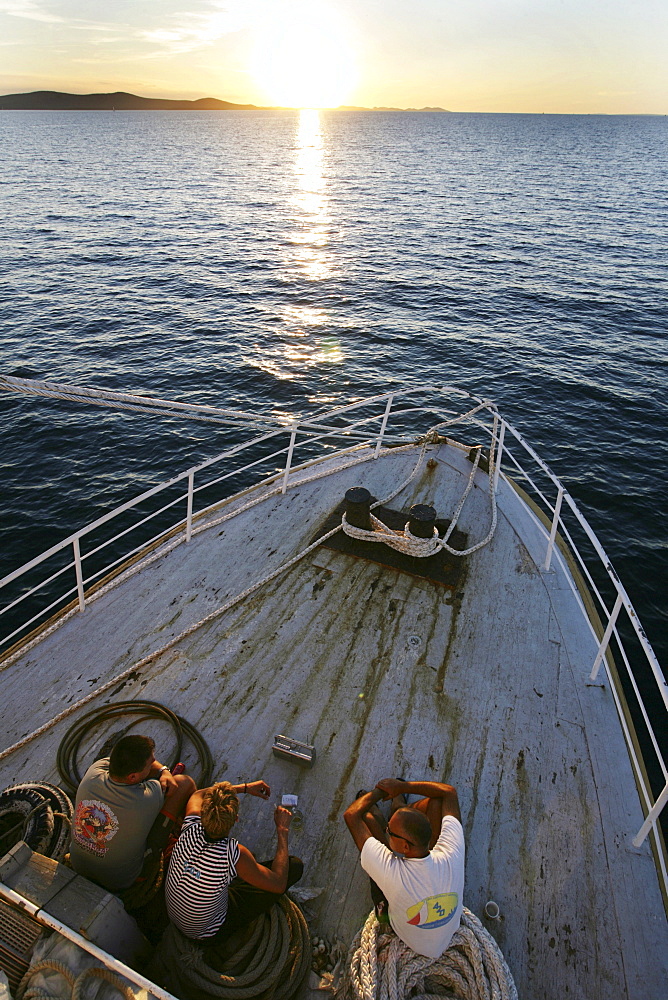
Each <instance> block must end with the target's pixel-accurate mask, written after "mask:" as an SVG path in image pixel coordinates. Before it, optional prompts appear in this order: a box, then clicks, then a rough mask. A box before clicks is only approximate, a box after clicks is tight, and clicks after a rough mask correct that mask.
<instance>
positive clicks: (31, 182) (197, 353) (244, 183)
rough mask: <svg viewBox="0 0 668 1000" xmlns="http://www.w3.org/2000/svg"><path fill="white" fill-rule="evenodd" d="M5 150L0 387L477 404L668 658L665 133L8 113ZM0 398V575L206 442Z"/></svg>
mask: <svg viewBox="0 0 668 1000" xmlns="http://www.w3.org/2000/svg"><path fill="white" fill-rule="evenodd" d="M0 141H1V142H2V158H1V160H0V199H1V202H2V219H1V222H0V227H1V228H0V243H1V273H0V295H1V300H0V343H1V350H2V362H1V371H2V372H4V373H5V374H14V375H20V376H23V377H30V378H39V379H50V380H53V381H59V382H65V383H76V384H79V385H93V386H103V387H106V388H113V389H119V390H128V391H132V392H137V391H141V392H145V393H148V394H152V395H163V396H166V397H169V398H172V399H179V400H184V401H195V402H200V403H209V404H214V405H221V406H234V407H239V408H242V409H244V410H249V409H255V408H260V409H262V410H264V411H273V412H279V413H285V412H286V411H298V412H301V413H308V412H310V411H312V410H314V409H316V408H322V407H325V406H329V405H334V404H338V403H344V402H346V401H348V400H350V399H353V398H359V397H360V396H363V395H366V394H373V393H378V392H381V391H384V390H387V389H388V388H395V387H399V386H402V385H405V384H410V385H421V384H443V385H447V384H450V385H455V386H460V387H462V388H466V389H468V390H470V391H472V392H474V393H477V394H480V395H483V396H486V397H490V398H492V399H494V400H495V401H496V402H497V403H498V404H499V406H500V408H501V411H502V412H503V414H504V415H505V416H506V417H507V419H509V420H510V421H511V422H512V423H514V424H515V426H517V427H518V428H519V429H520V430H521V431H522V432H523V433H524V434H525V436H526V438H527V439H528V440H529V442H530V443H531V444H532V445H533V446H534V447H535V448H536V449H537V451H538V452H539V454H540V455H541V456H542V457H543V458H544V459H545V460H546V461H547V462H548V463H549V464H550V465H551V467H552V468H553V470H554V471H555V472H556V473H557V474H558V475H559V476H560V477H561V478H562V480H563V482H564V483H565V484H566V486H567V488H568V489H569V491H570V492H571V493H572V495H573V496H574V497H575V499H576V501H577V502H578V504H579V505H580V507H581V509H582V511H583V512H584V513H585V515H586V516H587V517H588V518H589V520H590V522H591V524H592V525H593V527H594V529H595V530H596V532H597V533H598V535H599V536H600V539H601V541H602V542H603V544H604V546H605V547H606V550H607V552H608V554H609V555H610V557H611V558H612V561H613V564H614V565H615V567H616V569H617V570H618V572H619V573H620V575H621V577H622V579H623V581H624V583H625V585H626V587H627V589H628V591H629V594H630V596H631V598H632V600H633V601H634V603H635V605H636V607H637V608H638V611H639V612H640V615H641V618H642V620H643V622H644V624H645V627H646V629H647V632H648V634H649V637H650V640H651V641H652V642H653V644H654V646H655V648H656V650H657V652H658V653H659V655H660V657H663V659H664V662H665V660H666V659H667V657H666V653H667V652H668V630H667V629H666V610H665V608H666V603H665V594H666V592H667V590H668V567H667V565H666V540H667V537H668V532H667V529H666V513H667V511H666V506H667V505H666V485H665V478H666V468H667V466H668V461H667V460H668V446H667V444H666V432H667V430H668V420H667V407H666V395H665V390H666V363H667V359H668V350H667V345H666V320H667V317H668V306H667V304H666V247H667V243H668V239H667V238H668V232H667V228H668V227H667V225H666V220H667V209H666V205H667V198H666V196H667V186H668V185H667V181H666V176H667V175H666V170H665V164H666V162H668V119H666V118H661V117H631V116H630V117H603V116H554V115H485V114H439V113H363V112H359V113H358V112H336V111H326V112H320V113H318V112H316V111H302V112H288V111H284V112H264V111H257V112H2V113H1V114H0ZM0 408H1V414H2V453H1V458H0V462H1V466H2V469H1V472H2V493H3V504H2V536H1V538H0V559H1V560H2V565H1V566H0V575H2V574H4V573H5V572H8V571H9V570H11V569H14V568H15V567H17V566H18V565H20V564H21V563H22V562H25V561H26V560H28V559H29V558H31V557H32V556H34V555H36V554H37V553H39V552H40V551H42V550H43V549H44V548H46V547H47V546H48V545H51V544H53V543H54V542H55V541H57V540H58V539H59V538H61V537H65V536H66V535H68V534H69V533H70V532H72V531H74V530H75V529H76V528H78V527H80V526H82V525H83V524H85V523H86V522H88V521H90V520H92V519H93V518H95V517H96V516H99V515H100V514H101V513H103V512H105V511H107V510H109V509H111V508H112V507H114V506H115V505H117V504H119V503H121V502H122V501H124V500H126V499H129V498H130V497H132V496H134V495H136V494H137V493H139V492H140V491H142V490H143V489H145V488H147V487H148V486H150V485H152V484H154V483H156V482H158V481H160V480H162V479H166V478H168V477H169V476H170V475H173V474H176V473H177V472H180V471H182V470H183V469H184V468H187V467H188V466H190V465H192V464H194V463H195V462H196V461H198V460H203V459H205V458H206V457H208V456H211V455H213V454H215V453H217V452H218V451H219V450H221V448H222V447H223V442H224V439H223V434H222V432H221V431H220V430H219V429H217V428H216V427H215V426H213V425H206V424H197V423H195V422H193V421H177V420H174V419H170V418H165V417H149V416H144V415H139V414H128V413H123V412H114V411H108V410H101V409H97V408H86V407H83V406H77V405H73V404H69V403H64V402H53V401H51V402H47V401H37V400H34V399H26V398H21V397H18V396H13V395H10V394H7V393H0Z"/></svg>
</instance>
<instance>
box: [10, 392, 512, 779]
mask: <svg viewBox="0 0 668 1000" xmlns="http://www.w3.org/2000/svg"><path fill="white" fill-rule="evenodd" d="M486 407H487V404H486V403H481V404H479V405H478V406H475V407H473V408H472V409H471V410H469V411H467V412H466V413H462V414H459V415H457V416H455V417H452V418H450V419H448V420H445V421H441V422H440V423H438V424H435V425H434V427H432V428H431V429H430V430H429V431H428V432H427V433H426V434H425V435H424V436H423V437H421V438H419V439H418V443H420V444H421V448H420V451H419V454H418V457H417V460H416V462H415V465H414V467H413V469H412V471H411V473H410V474H409V475H408V476H407V478H406V479H405V480H404V481H403V482H402V483H401V484H400V485H399V486H398V487H397V488H396V489H395V490H393V491H392V493H390V494H388V496H386V497H383V499H382V500H377V501H376V502H375V503H374V504H372V505H371V509H372V510H373V509H374V508H376V507H379V506H381V505H384V504H388V503H390V501H391V500H393V499H394V498H395V497H396V496H398V495H399V493H401V492H402V490H404V489H405V488H406V487H407V486H408V485H409V483H410V482H411V481H412V480H413V479H414V478H415V476H416V475H417V474H418V472H419V470H420V468H421V466H422V462H423V460H424V456H425V453H426V450H427V447H428V446H429V445H430V444H437V443H439V441H440V440H441V439H440V438H439V434H438V430H439V429H440V428H442V427H445V426H452V425H453V424H457V423H461V422H462V421H464V420H467V419H471V418H472V417H473V416H474V415H475V414H476V413H477V412H478V411H479V410H481V409H484V408H486ZM497 420H498V417H497V414H496V413H495V414H494V429H493V435H494V436H493V439H492V440H494V439H495V437H496V429H497ZM414 447H415V445H414V444H410V445H403V446H402V447H400V448H393V449H392V452H393V454H397V453H399V452H403V451H406V450H407V449H411V448H414ZM492 452H493V449H490V459H489V483H490V486H489V489H490V496H491V500H492V525H491V528H490V530H489V532H488V533H487V535H486V537H485V538H484V539H483V540H482V541H480V542H478V543H477V544H476V545H474V546H472V547H471V548H470V549H467V550H466V552H460V551H459V550H457V549H451V548H450V547H449V546H448V547H447V548H448V551H449V552H453V553H454V554H455V555H458V556H461V555H467V554H469V553H471V552H475V551H476V550H477V549H479V548H481V547H482V546H483V545H486V544H487V543H488V542H489V541H490V539H491V538H492V536H493V534H494V531H495V529H496V523H497V509H496V499H495V495H494V485H493V483H494V474H493V467H494V460H493V456H492ZM479 455H480V452H479V451H478V454H477V456H476V457H477V459H478V462H479ZM371 458H372V456H371V455H369V454H368V453H365V454H364V455H362V456H361V457H356V458H354V459H352V460H350V461H348V462H346V463H343V464H341V465H338V466H337V468H336V471H337V472H340V471H343V470H345V469H349V468H352V467H353V466H356V465H359V464H361V463H364V462H368V461H370V460H371ZM476 468H477V464H476V463H474V466H473V470H472V474H471V475H470V476H469V482H468V484H467V488H466V490H465V491H464V493H463V495H462V497H461V499H460V501H459V504H458V507H457V510H456V511H455V514H454V516H453V523H452V524H451V525H450V528H449V530H448V532H447V533H446V536H445V537H444V538H443V539H442V540H441V542H440V544H444V543H446V542H447V539H448V538H449V537H450V534H451V533H452V530H454V525H455V524H456V519H457V518H458V517H459V514H460V512H461V509H462V507H463V505H464V501H465V500H466V497H467V496H468V494H469V492H470V490H471V487H472V485H473V475H474V474H475V470H476ZM331 474H332V473H331V470H330V469H325V470H321V471H319V472H317V473H315V475H312V476H308V477H305V478H303V479H300V480H299V481H298V483H296V484H295V485H299V486H303V485H306V484H308V483H311V482H314V481H315V480H317V479H322V478H324V477H326V476H329V475H331ZM280 492H282V487H281V486H280V485H279V486H276V487H274V488H273V489H271V490H267V491H266V492H263V493H262V494H261V495H260V496H258V497H255V498H253V499H252V500H250V501H248V502H247V503H245V504H244V505H243V506H241V507H238V508H237V509H235V510H233V511H230V512H228V513H226V514H223V515H222V516H221V517H219V518H217V519H215V520H213V521H207V522H206V523H205V524H202V525H200V526H199V527H198V529H197V530H193V535H195V534H196V533H199V532H200V531H205V530H209V529H210V528H213V527H217V526H218V525H220V524H222V523H223V522H225V521H228V520H229V519H230V518H233V517H237V516H238V515H239V514H242V513H244V512H245V511H247V510H250V509H251V508H252V507H255V506H256V505H257V504H259V503H262V502H263V501H265V500H267V499H269V498H270V497H272V496H274V495H277V494H279V493H280ZM342 529H343V524H342V523H341V524H338V525H336V526H335V527H334V528H332V529H331V531H328V532H327V533H326V534H324V535H321V536H320V537H319V538H317V539H316V540H315V541H314V542H312V543H311V544H310V545H307V546H306V548H305V549H302V550H301V552H298V553H297V555H295V556H293V557H292V558H291V559H288V560H287V561H286V562H284V563H283V564H282V565H281V566H278V567H277V569H275V570H273V571H272V572H271V573H268V574H267V576H265V577H263V578H262V579H260V580H257V581H256V582H255V583H253V584H251V586H250V587H247V588H246V589H245V590H243V591H241V593H239V594H237V595H236V596H235V597H231V598H230V599H229V600H228V601H225V603H224V604H222V605H220V607H218V608H216V609H215V610H213V611H211V612H210V613H209V614H208V615H205V616H204V618H201V619H200V620H199V621H198V622H195V623H194V624H193V625H190V626H189V627H188V628H187V629H184V631H183V632H180V633H179V634H178V635H176V636H174V638H173V639H170V640H169V642H166V643H165V644H164V645H163V646H160V647H159V648H158V649H155V650H153V652H151V653H149V654H148V655H147V656H144V657H142V659H140V660H137V661H136V662H135V663H133V664H132V665H131V666H129V667H127V668H126V669H125V670H123V671H121V673H120V674H117V675H116V676H115V677H113V678H112V679H111V680H109V681H106V682H105V683H104V684H102V685H100V687H98V688H96V689H95V690H94V691H91V692H90V693H89V694H87V695H85V696H84V697H83V698H80V699H79V700H78V701H75V702H73V703H72V704H71V705H69V706H68V707H67V708H66V709H64V710H63V711H62V712H59V713H58V715H55V716H54V717H53V718H52V719H49V721H48V722H45V723H44V724H43V725H42V726H39V728H38V729H35V730H34V731H33V732H32V733H28V734H27V735H26V736H24V737H22V739H20V740H18V741H17V742H16V743H13V744H12V745H11V746H9V747H6V748H5V749H4V750H2V751H1V752H0V761H1V760H3V759H4V758H5V757H8V756H9V755H10V754H13V753H15V752H16V751H17V750H20V749H22V748H23V747H24V746H26V745H27V744H28V743H30V742H32V740H35V739H37V738H38V737H39V736H42V735H43V734H44V733H45V732H47V731H48V730H49V729H52V728H53V726H55V725H57V724H58V723H59V722H62V721H63V719H66V718H68V717H69V716H70V715H72V714H73V713H74V712H76V711H78V710H79V709H80V708H83V706H84V705H87V704H88V703H89V702H91V701H93V700H94V699H95V698H98V697H99V696H100V695H101V694H104V693H105V692H106V691H108V690H109V689H110V688H113V687H115V686H116V685H117V684H120V683H121V682H122V681H124V680H126V679H127V678H128V677H130V676H131V675H132V674H135V673H137V672H138V671H140V670H143V669H144V667H147V666H149V664H151V663H153V662H154V661H155V660H157V659H158V658H159V657H160V656H162V655H163V654H164V653H167V652H169V650H171V649H174V648H175V647H176V646H178V645H179V644H180V643H181V642H182V641H183V640H184V639H187V638H188V637H189V636H191V635H193V634H194V633H195V632H197V631H199V629H201V628H203V627H205V626H206V625H209V624H210V623H211V622H213V621H215V620H216V619H217V618H220V617H221V615H223V614H225V612H227V611H230V610H231V609H232V608H233V607H235V606H236V605H237V604H240V603H241V602H242V601H244V600H245V599H246V598H247V597H250V595H251V594H253V593H255V591H256V590H259V589H260V588H261V587H264V586H265V585H266V584H268V583H271V581H272V580H275V579H276V577H278V576H280V575H281V574H282V573H285V572H286V571H287V570H289V569H291V567H292V566H295V565H296V564H297V563H298V562H300V561H301V560H302V559H304V557H305V556H307V555H309V553H311V552H313V551H314V549H317V548H318V547H319V546H320V545H322V543H323V542H325V541H327V539H328V538H331V537H332V536H333V535H335V534H336V533H337V532H338V531H341V530H342ZM182 541H183V539H182V538H178V539H175V540H172V542H171V543H169V544H167V545H165V546H161V547H160V548H159V549H158V551H156V552H155V553H153V554H152V555H151V556H150V557H149V558H147V559H146V560H143V561H142V562H140V563H138V564H136V565H134V566H133V567H131V568H130V569H128V570H127V571H126V572H125V573H123V574H120V575H119V576H118V577H116V578H115V579H114V580H112V581H111V582H110V583H109V584H108V585H107V586H106V587H101V588H100V589H99V590H98V591H97V592H96V593H95V594H94V595H93V597H92V598H89V599H88V603H91V601H92V600H94V599H97V598H100V597H101V596H102V595H103V594H104V593H107V591H108V590H110V589H111V588H112V587H115V586H118V584H119V583H121V582H123V581H124V580H125V579H128V578H129V577H130V576H132V575H134V573H136V572H138V570H139V569H140V568H141V569H144V568H145V567H147V566H148V565H150V564H151V563H152V562H154V561H155V560H157V559H161V558H163V556H165V555H166V554H167V553H168V552H170V551H171V550H172V549H173V548H176V546H177V545H180V544H181V543H182ZM78 613H79V612H78V609H76V610H72V611H70V612H68V613H67V614H65V615H63V616H62V618H60V619H59V620H58V621H57V622H54V624H53V625H52V626H50V627H49V628H48V629H46V630H45V631H44V632H42V633H41V634H40V635H38V636H36V637H35V639H33V640H31V642H29V643H26V645H24V646H22V647H21V648H20V649H18V650H17V651H16V653H14V654H13V655H12V656H11V657H8V659H7V660H6V661H5V665H6V666H8V665H9V664H10V663H12V662H14V660H15V659H18V658H19V657H21V656H23V655H25V653H26V652H28V651H29V650H30V649H32V648H33V646H36V645H37V644H38V643H39V642H41V641H42V640H43V639H45V638H46V637H47V636H48V635H49V634H50V633H51V632H53V631H55V629H56V628H59V627H60V626H61V625H62V624H63V623H64V622H65V621H67V619H68V618H70V617H72V616H73V615H75V614H78Z"/></svg>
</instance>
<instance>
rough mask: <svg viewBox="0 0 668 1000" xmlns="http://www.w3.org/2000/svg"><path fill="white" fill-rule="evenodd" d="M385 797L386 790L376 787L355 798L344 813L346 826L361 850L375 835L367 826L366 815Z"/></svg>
mask: <svg viewBox="0 0 668 1000" xmlns="http://www.w3.org/2000/svg"><path fill="white" fill-rule="evenodd" d="M384 798H386V794H385V792H384V791H383V790H381V789H380V788H378V787H376V788H374V789H372V791H370V792H365V793H364V795H361V796H360V797H359V798H358V799H355V801H354V802H351V804H350V805H349V806H348V808H347V809H346V811H345V812H344V814H343V818H344V819H345V821H346V826H347V827H348V829H349V830H350V834H351V836H352V838H353V840H354V841H355V844H356V845H357V849H358V850H359V851H361V850H362V848H363V847H364V844H365V843H366V841H367V840H368V839H369V837H373V836H374V834H373V833H372V832H371V830H370V829H369V827H368V826H367V823H366V822H365V819H364V816H365V815H366V813H367V812H368V811H369V809H370V808H371V806H374V805H375V804H376V802H380V800H381V799H384ZM377 839H379V838H377Z"/></svg>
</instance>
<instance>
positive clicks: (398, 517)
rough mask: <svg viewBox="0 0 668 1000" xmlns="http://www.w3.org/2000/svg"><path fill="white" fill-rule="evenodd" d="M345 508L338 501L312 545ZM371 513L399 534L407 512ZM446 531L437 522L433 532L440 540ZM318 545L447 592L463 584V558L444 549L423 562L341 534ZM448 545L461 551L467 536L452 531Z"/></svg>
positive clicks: (380, 510)
mask: <svg viewBox="0 0 668 1000" xmlns="http://www.w3.org/2000/svg"><path fill="white" fill-rule="evenodd" d="M372 502H373V501H372ZM345 507H346V505H345V502H343V501H342V502H341V503H340V504H339V505H338V506H337V507H335V508H334V510H333V511H332V513H331V514H330V515H329V517H328V518H327V520H326V521H324V522H323V523H322V524H321V526H320V527H319V528H318V531H317V532H316V534H315V535H314V536H313V538H312V540H311V541H312V542H315V541H317V540H318V538H322V536H323V535H325V534H327V532H328V531H331V530H332V528H334V527H336V525H337V524H340V523H341V517H342V515H343V512H344V510H345ZM372 513H373V514H374V516H375V517H377V518H378V520H379V521H382V522H383V524H386V525H387V526H388V528H392V529H393V530H394V531H403V530H404V527H405V526H406V523H407V521H408V519H409V515H408V511H405V510H392V508H391V507H376V509H375V510H374V511H372ZM449 527H450V521H449V520H446V519H445V518H438V519H437V521H436V528H437V529H438V533H439V535H440V537H441V538H443V536H444V535H445V533H446V531H447V530H448V528H449ZM322 544H323V547H324V548H328V549H335V550H336V551H337V552H345V553H346V555H349V556H355V557H356V558H357V559H366V560H368V561H369V562H375V563H378V564H379V565H381V566H390V567H391V568H392V569H396V570H399V571H400V572H401V573H409V574H410V575H411V576H418V577H420V578H421V579H423V580H431V581H432V582H433V583H438V584H440V585H441V586H442V587H447V588H448V589H449V590H455V589H457V588H459V587H460V586H461V585H462V583H463V580H464V569H465V563H466V556H453V555H450V553H449V552H446V551H445V549H442V550H441V551H440V552H438V553H436V555H434V556H427V558H426V559H418V558H417V557H416V556H405V555H403V553H401V552H397V551H396V549H391V548H390V547H389V545H384V544H383V543H382V542H361V541H358V540H357V539H356V538H351V537H350V536H349V535H346V534H345V533H344V532H343V531H339V532H337V534H336V535H332V537H331V538H328V539H327V541H325V542H323V543H322ZM448 544H449V545H451V546H452V548H453V549H458V550H460V551H462V550H464V549H466V548H467V547H468V536H467V535H466V534H465V533H464V532H463V531H460V530H459V529H458V528H455V530H454V531H453V533H452V535H451V536H450V539H449V542H448Z"/></svg>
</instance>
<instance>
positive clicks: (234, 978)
mask: <svg viewBox="0 0 668 1000" xmlns="http://www.w3.org/2000/svg"><path fill="white" fill-rule="evenodd" d="M215 964H216V968H214V967H213V965H209V964H208V963H207V957H206V951H205V949H204V948H203V947H202V945H201V943H198V942H195V941H191V940H190V939H189V938H187V937H184V935H183V934H181V933H180V931H178V930H177V929H176V927H174V925H173V924H170V925H169V927H168V928H167V930H166V931H165V933H164V935H163V938H162V941H161V942H160V945H159V947H158V949H157V951H156V953H155V955H154V958H153V961H152V968H151V972H152V976H153V978H154V980H155V981H156V982H160V984H161V985H162V986H164V988H165V989H168V990H170V992H172V993H174V994H175V995H176V996H179V997H181V998H182V1000H211V998H212V997H213V998H218V1000H250V998H251V997H259V996H264V997H271V998H272V1000H289V998H290V997H292V996H294V994H295V993H296V992H297V990H298V989H299V987H300V985H301V983H302V981H303V979H304V977H305V975H306V973H307V971H308V969H309V966H310V964H311V940H310V937H309V931H308V927H307V924H306V921H305V919H304V915H303V913H302V912H301V910H300V909H299V907H298V906H297V905H296V904H295V903H293V902H292V900H291V899H289V898H288V897H287V896H279V897H278V898H277V900H276V905H275V906H272V907H271V909H270V910H269V911H268V912H267V913H265V914H263V915H262V916H261V917H258V919H257V920H256V921H255V923H254V924H253V930H252V933H251V936H250V938H249V939H248V940H247V941H246V942H245V943H244V944H243V945H242V947H241V948H240V949H238V950H237V951H235V953H234V955H233V956H232V957H231V958H229V959H227V960H225V961H223V962H222V963H220V962H218V961H216V962H215Z"/></svg>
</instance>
